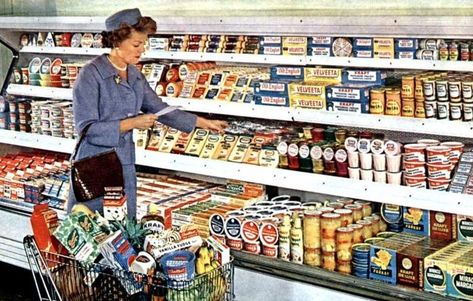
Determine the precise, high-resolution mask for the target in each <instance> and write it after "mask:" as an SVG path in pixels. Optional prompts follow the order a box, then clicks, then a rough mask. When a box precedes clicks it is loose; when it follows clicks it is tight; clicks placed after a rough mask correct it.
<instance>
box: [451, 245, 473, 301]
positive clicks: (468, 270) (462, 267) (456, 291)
mask: <svg viewBox="0 0 473 301" xmlns="http://www.w3.org/2000/svg"><path fill="white" fill-rule="evenodd" d="M472 262H473V253H472V252H470V253H467V254H465V256H464V258H461V259H457V260H456V261H455V262H452V263H449V264H448V267H447V295H448V296H449V297H454V298H458V299H465V300H473V265H472Z"/></svg>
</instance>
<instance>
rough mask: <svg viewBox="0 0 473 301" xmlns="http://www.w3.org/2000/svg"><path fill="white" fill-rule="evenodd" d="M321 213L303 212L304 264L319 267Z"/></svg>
mask: <svg viewBox="0 0 473 301" xmlns="http://www.w3.org/2000/svg"><path fill="white" fill-rule="evenodd" d="M321 215H322V212H320V211H316V210H306V211H305V212H304V221H303V229H304V234H303V237H304V263H305V264H307V265H310V266H320V261H321V258H320V233H321V231H320V216H321Z"/></svg>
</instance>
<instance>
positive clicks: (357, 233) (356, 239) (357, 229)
mask: <svg viewBox="0 0 473 301" xmlns="http://www.w3.org/2000/svg"><path fill="white" fill-rule="evenodd" d="M348 228H350V229H353V244H357V243H362V242H363V225H359V224H351V225H348Z"/></svg>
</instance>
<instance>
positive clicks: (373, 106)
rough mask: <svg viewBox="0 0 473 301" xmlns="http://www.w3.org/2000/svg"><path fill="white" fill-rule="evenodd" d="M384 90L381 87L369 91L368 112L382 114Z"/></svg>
mask: <svg viewBox="0 0 473 301" xmlns="http://www.w3.org/2000/svg"><path fill="white" fill-rule="evenodd" d="M384 92H385V90H384V89H383V88H379V89H371V91H370V114H384V107H385V102H386V98H385V93H384Z"/></svg>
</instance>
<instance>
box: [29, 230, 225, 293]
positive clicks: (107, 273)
mask: <svg viewBox="0 0 473 301" xmlns="http://www.w3.org/2000/svg"><path fill="white" fill-rule="evenodd" d="M23 245H24V248H25V253H26V258H27V259H28V263H29V266H30V268H31V272H32V275H33V279H34V282H35V285H36V289H37V291H38V296H39V299H40V300H48V301H62V300H64V301H69V300H70V301H75V300H80V301H89V300H90V301H92V300H94V301H95V300H103V301H108V300H139V301H148V300H149V301H163V300H167V301H231V300H233V299H234V294H233V292H234V286H233V281H234V268H233V262H230V263H228V264H225V265H223V266H221V267H219V268H216V269H215V270H213V271H211V272H209V273H206V274H203V275H198V276H196V277H195V278H194V279H193V280H191V281H174V280H170V279H167V278H166V277H164V276H163V275H154V276H147V275H143V274H135V273H131V272H126V271H124V270H117V269H115V268H111V267H109V266H106V265H101V264H97V263H84V262H80V261H77V260H76V259H74V258H71V257H68V256H63V255H59V254H54V253H47V252H41V251H40V250H39V249H38V246H37V244H36V242H35V240H34V237H33V236H26V237H25V238H24V239H23ZM130 292H132V293H130Z"/></svg>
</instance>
